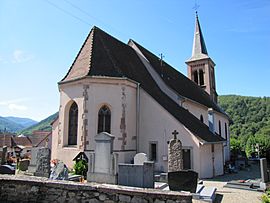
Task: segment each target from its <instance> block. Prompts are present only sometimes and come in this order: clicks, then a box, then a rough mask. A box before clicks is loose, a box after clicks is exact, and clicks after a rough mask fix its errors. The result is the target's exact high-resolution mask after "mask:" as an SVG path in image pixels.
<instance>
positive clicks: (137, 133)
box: [136, 83, 140, 153]
mask: <svg viewBox="0 0 270 203" xmlns="http://www.w3.org/2000/svg"><path fill="white" fill-rule="evenodd" d="M139 134H140V83H137V92H136V138H137V139H136V153H138V152H139Z"/></svg>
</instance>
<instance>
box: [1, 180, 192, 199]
mask: <svg viewBox="0 0 270 203" xmlns="http://www.w3.org/2000/svg"><path fill="white" fill-rule="evenodd" d="M0 201H1V202H7V203H8V202H43V203H51V202H88V203H102V202H104V203H114V202H126V203H137V202H141V203H148V202H149V203H150V202H164V203H189V202H190V203H191V202H192V195H191V194H187V193H181V192H173V191H162V190H155V189H145V188H135V187H125V186H118V185H109V184H97V183H76V182H70V181H56V180H54V181H53V180H48V179H47V178H38V177H29V176H20V177H16V176H11V175H0Z"/></svg>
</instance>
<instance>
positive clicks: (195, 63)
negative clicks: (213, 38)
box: [186, 12, 218, 103]
mask: <svg viewBox="0 0 270 203" xmlns="http://www.w3.org/2000/svg"><path fill="white" fill-rule="evenodd" d="M186 64H187V70H188V78H189V79H190V80H192V81H193V82H195V83H196V84H197V85H199V86H200V87H201V88H202V89H203V90H205V91H206V92H207V93H208V94H209V95H210V98H211V99H212V100H213V101H214V102H216V103H217V96H218V95H217V92H216V82H215V69H214V67H215V63H214V61H213V60H212V59H211V58H210V57H209V56H208V53H207V49H206V45H205V42H204V39H203V34H202V30H201V26H200V22H199V17H198V14H197V12H196V19H195V33H194V39H193V49H192V56H191V58H190V59H188V60H187V61H186Z"/></svg>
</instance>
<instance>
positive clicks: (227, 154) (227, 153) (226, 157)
mask: <svg viewBox="0 0 270 203" xmlns="http://www.w3.org/2000/svg"><path fill="white" fill-rule="evenodd" d="M214 118H215V132H216V133H218V134H219V121H220V124H221V137H223V138H224V139H226V135H225V123H226V124H227V142H226V143H224V161H229V160H230V130H229V120H228V118H226V117H225V116H223V115H222V114H219V113H215V117H214Z"/></svg>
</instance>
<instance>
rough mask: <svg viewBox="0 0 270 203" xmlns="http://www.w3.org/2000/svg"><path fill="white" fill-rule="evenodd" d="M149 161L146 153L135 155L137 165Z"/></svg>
mask: <svg viewBox="0 0 270 203" xmlns="http://www.w3.org/2000/svg"><path fill="white" fill-rule="evenodd" d="M146 161H147V155H146V154H145V153H138V154H136V155H135V156H134V164H135V165H143V163H144V162H146Z"/></svg>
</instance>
